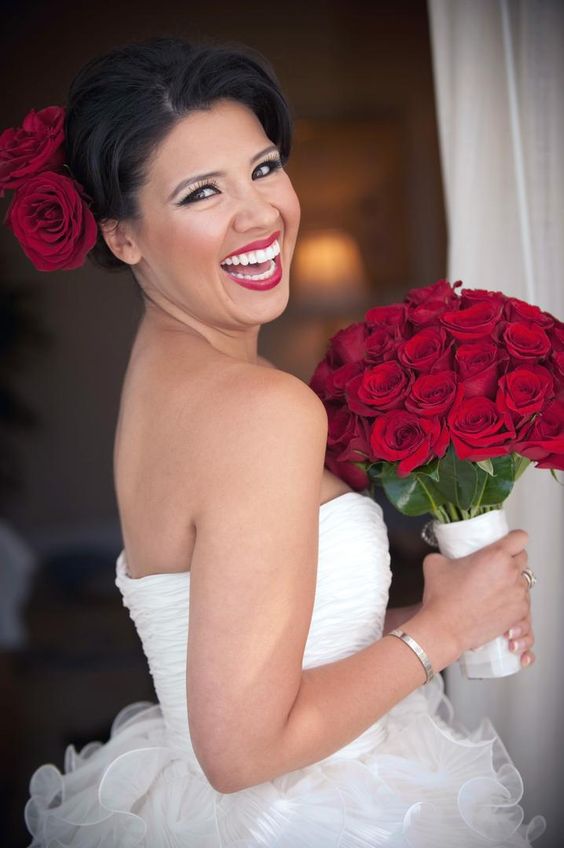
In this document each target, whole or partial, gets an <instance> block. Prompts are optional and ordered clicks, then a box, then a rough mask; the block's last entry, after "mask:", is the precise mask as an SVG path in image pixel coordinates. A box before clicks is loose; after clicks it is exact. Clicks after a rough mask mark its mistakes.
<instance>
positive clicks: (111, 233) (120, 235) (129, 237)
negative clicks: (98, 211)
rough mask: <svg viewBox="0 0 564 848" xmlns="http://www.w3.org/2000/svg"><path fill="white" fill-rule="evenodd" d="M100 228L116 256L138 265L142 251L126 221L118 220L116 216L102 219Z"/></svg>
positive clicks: (123, 260) (130, 263)
mask: <svg viewBox="0 0 564 848" xmlns="http://www.w3.org/2000/svg"><path fill="white" fill-rule="evenodd" d="M100 229H101V231H102V235H103V237H104V241H105V242H106V244H107V245H108V247H109V248H110V250H111V251H112V253H113V254H114V256H117V258H118V259H121V260H122V262H126V263H127V264H128V265H136V264H137V263H138V262H139V260H140V259H141V251H140V250H139V248H138V247H137V244H136V242H135V238H134V235H133V233H132V232H131V231H130V229H129V228H128V226H127V224H126V222H125V221H116V220H115V219H114V218H111V219H108V220H106V221H101V222H100Z"/></svg>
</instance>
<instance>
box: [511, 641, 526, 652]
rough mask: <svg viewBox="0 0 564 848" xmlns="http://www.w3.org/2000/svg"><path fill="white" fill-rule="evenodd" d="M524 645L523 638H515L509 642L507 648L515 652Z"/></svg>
mask: <svg viewBox="0 0 564 848" xmlns="http://www.w3.org/2000/svg"><path fill="white" fill-rule="evenodd" d="M524 647H525V640H524V639H517V640H516V641H515V642H510V643H509V650H510V651H514V652H517V651H520V650H522V649H523V648H524Z"/></svg>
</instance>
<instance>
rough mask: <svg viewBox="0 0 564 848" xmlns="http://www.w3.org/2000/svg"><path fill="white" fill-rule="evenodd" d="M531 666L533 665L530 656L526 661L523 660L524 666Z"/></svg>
mask: <svg viewBox="0 0 564 848" xmlns="http://www.w3.org/2000/svg"><path fill="white" fill-rule="evenodd" d="M530 664H531V658H530V657H529V656H527V657H525V659H524V660H523V665H530Z"/></svg>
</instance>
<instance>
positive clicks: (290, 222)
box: [278, 179, 301, 240]
mask: <svg viewBox="0 0 564 848" xmlns="http://www.w3.org/2000/svg"><path fill="white" fill-rule="evenodd" d="M278 208H279V209H280V211H281V212H282V215H283V217H284V219H285V221H286V228H287V231H288V234H289V235H290V236H293V237H294V240H295V239H296V238H297V233H298V227H299V225H300V215H301V209H300V201H299V199H298V195H297V194H296V192H295V191H294V187H293V185H292V183H291V182H290V180H289V179H288V182H287V184H286V185H285V186H284V190H283V192H281V195H280V197H279V201H278Z"/></svg>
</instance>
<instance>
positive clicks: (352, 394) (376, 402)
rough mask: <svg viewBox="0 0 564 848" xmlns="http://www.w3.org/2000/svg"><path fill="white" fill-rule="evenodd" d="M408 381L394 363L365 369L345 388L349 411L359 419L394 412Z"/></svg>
mask: <svg viewBox="0 0 564 848" xmlns="http://www.w3.org/2000/svg"><path fill="white" fill-rule="evenodd" d="M411 381H412V378H411V377H410V375H409V374H408V373H407V372H406V371H404V370H403V368H402V367H401V365H399V364H398V363H397V362H396V361H395V360H393V359H391V360H389V361H388V362H382V363H381V364H380V365H375V366H374V367H373V368H368V369H367V370H366V371H363V373H362V374H358V375H357V376H356V377H353V378H352V380H350V381H349V383H348V384H347V404H348V406H349V409H351V410H352V411H353V412H356V413H358V414H359V415H376V413H377V411H378V410H385V409H395V408H396V407H398V406H401V405H402V401H403V398H404V397H405V395H406V394H407V391H408V389H409V385H410V383H411Z"/></svg>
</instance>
